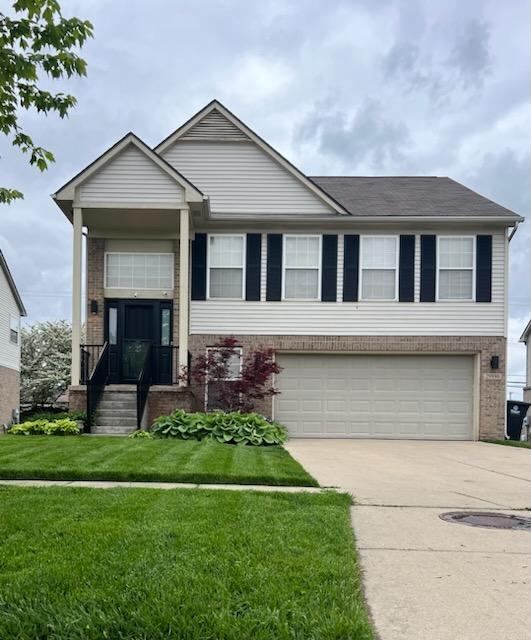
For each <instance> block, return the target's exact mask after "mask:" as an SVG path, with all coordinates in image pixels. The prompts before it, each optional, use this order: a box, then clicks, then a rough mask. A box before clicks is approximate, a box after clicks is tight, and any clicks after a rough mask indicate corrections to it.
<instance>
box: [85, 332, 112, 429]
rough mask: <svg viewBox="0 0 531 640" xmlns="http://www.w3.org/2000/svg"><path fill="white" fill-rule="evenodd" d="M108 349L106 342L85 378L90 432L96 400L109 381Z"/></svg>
mask: <svg viewBox="0 0 531 640" xmlns="http://www.w3.org/2000/svg"><path fill="white" fill-rule="evenodd" d="M110 362H111V359H110V351H109V343H108V342H106V343H105V344H104V345H103V348H102V349H101V351H100V354H99V357H98V360H97V362H96V364H95V366H94V369H93V370H92V373H90V375H89V376H88V378H87V381H86V384H87V430H88V432H89V433H90V428H91V427H92V425H93V424H94V414H95V413H96V408H97V406H98V402H99V401H100V398H101V396H102V394H103V391H104V389H105V387H106V385H107V384H108V382H109V373H110Z"/></svg>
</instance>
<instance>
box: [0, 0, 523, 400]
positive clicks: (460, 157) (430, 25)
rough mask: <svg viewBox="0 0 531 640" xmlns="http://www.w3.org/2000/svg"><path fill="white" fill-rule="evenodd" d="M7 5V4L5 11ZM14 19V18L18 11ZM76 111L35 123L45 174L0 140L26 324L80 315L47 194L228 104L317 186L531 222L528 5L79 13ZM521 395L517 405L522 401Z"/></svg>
mask: <svg viewBox="0 0 531 640" xmlns="http://www.w3.org/2000/svg"><path fill="white" fill-rule="evenodd" d="M2 4H7V2H6V0H2ZM9 4H10V3H9ZM62 5H63V9H64V14H65V15H66V16H71V15H76V16H77V17H80V18H86V19H89V20H91V21H92V22H93V24H94V27H95V39H94V40H93V41H91V42H90V43H89V44H88V45H87V46H86V47H85V48H84V49H83V56H84V57H85V59H86V60H87V62H88V77H87V78H85V79H82V80H78V79H76V80H73V81H68V82H66V81H65V82H61V83H60V84H58V85H56V86H57V88H58V89H60V90H64V91H69V92H72V93H74V95H76V96H77V98H78V106H77V108H76V109H75V111H74V112H73V113H72V114H71V116H70V118H69V119H68V120H65V121H61V120H59V119H58V118H55V117H49V118H47V119H45V118H43V117H42V116H37V115H33V114H28V115H26V116H25V117H24V124H25V126H26V128H27V129H28V132H29V133H30V134H31V135H33V136H34V139H35V140H36V141H37V142H38V143H39V144H41V145H42V146H44V147H47V148H49V149H51V150H53V152H54V153H55V155H56V158H57V162H56V164H55V165H54V166H53V167H52V168H51V169H50V170H49V171H47V172H45V173H44V174H40V173H39V172H38V171H37V170H35V169H33V168H30V167H29V166H27V164H26V161H25V159H24V158H22V157H21V156H19V155H17V154H16V153H15V152H14V151H12V150H11V149H10V148H9V146H8V145H7V144H6V141H5V139H3V138H1V137H0V182H1V183H2V186H10V187H16V188H18V189H20V190H22V191H23V192H24V193H25V199H24V201H22V202H17V203H15V204H12V205H10V206H2V205H0V248H2V250H3V251H4V252H5V254H6V256H7V260H8V262H9V265H10V267H11V269H12V271H13V274H14V276H15V279H16V282H17V285H18V287H19V289H20V291H21V293H22V297H23V298H24V301H25V303H26V306H27V308H28V312H29V317H28V321H29V322H34V321H37V320H44V319H55V318H68V319H69V318H70V291H71V282H70V279H71V228H70V225H69V224H68V223H67V221H66V219H65V218H64V216H63V214H62V213H61V212H60V211H59V209H58V208H57V207H56V206H55V205H54V204H53V202H52V201H51V199H50V196H49V194H51V193H52V192H54V191H55V190H56V189H57V188H58V187H60V186H61V185H62V184H63V183H64V182H66V180H68V179H69V178H70V177H72V176H73V175H74V174H75V173H77V172H78V171H79V170H80V169H82V168H83V167H84V166H86V165H87V164H88V163H89V162H91V161H92V160H93V159H94V158H95V157H96V156H98V155H99V154H100V153H101V152H102V151H104V150H105V149H106V148H107V147H108V146H110V145H111V144H112V143H113V142H115V141H116V140H117V139H118V138H120V137H121V136H122V135H123V134H124V133H126V132H127V131H129V130H132V131H134V132H135V133H137V134H138V135H139V136H140V137H141V138H142V139H144V140H145V141H146V142H147V143H148V144H151V145H155V144H156V143H158V142H159V141H160V140H161V139H162V138H164V137H165V136H166V135H167V134H168V133H169V132H171V131H172V130H173V129H175V128H176V127H177V126H178V125H179V124H181V123H182V122H183V121H184V120H186V119H188V118H189V117H190V116H191V115H192V114H193V113H195V112H196V111H197V110H199V109H200V108H201V107H202V106H204V105H205V104H206V103H207V102H209V101H210V100H211V99H212V98H214V97H216V98H219V99H220V100H221V101H222V102H224V103H225V104H226V106H227V107H229V109H231V110H232V111H234V112H235V113H236V115H238V116H239V117H240V118H241V119H242V120H243V121H244V122H246V123H247V124H248V125H249V126H250V127H251V128H253V129H254V130H255V131H256V132H257V133H259V134H260V135H261V136H263V137H264V138H265V139H266V140H268V142H270V143H271V144H272V145H273V146H274V147H276V148H277V149H278V150H279V151H280V152H281V153H283V154H284V155H286V156H287V157H288V158H289V159H290V160H291V161H293V162H294V163H295V164H296V165H297V166H298V167H300V169H301V170H302V171H304V172H305V173H307V174H308V175H326V174H329V175H338V174H339V175H340V174H346V175H372V174H374V175H402V174H404V175H439V176H450V177H452V178H454V179H456V180H458V181H460V182H463V183H464V184H466V185H467V186H469V187H471V188H472V189H475V190H477V191H479V192H480V193H482V194H484V195H485V196H487V197H489V198H492V199H493V200H495V201H496V202H499V203H500V204H503V205H504V206H506V207H509V208H510V209H513V210H514V211H517V212H518V213H520V214H523V215H531V193H530V191H531V189H530V180H529V178H530V170H531V162H530V144H529V143H530V131H531V129H530V125H531V100H530V85H529V78H530V77H531V69H530V66H531V51H530V38H529V24H530V23H531V14H530V6H531V3H529V2H528V1H527V0H511V1H510V2H502V1H500V0H491V1H488V0H467V1H466V2H464V1H463V0H455V1H454V0H445V1H444V2H440V1H438V0H426V1H424V2H422V1H415V0H348V1H340V0H337V1H335V0H326V2H325V1H323V0H315V1H313V0H292V1H289V0H269V1H268V0H260V2H258V1H257V2H252V1H249V0H219V1H214V0H202V1H201V2H197V1H193V0H189V1H184V0H181V1H180V2H175V0H113V1H112V2H109V1H108V0H83V1H81V0H80V1H78V2H74V1H67V0H63V2H62ZM510 281H511V286H510V335H509V342H510V345H509V346H510V352H509V353H510V362H509V379H510V380H515V379H521V380H523V376H524V349H523V346H522V345H519V344H518V342H517V341H518V338H519V336H520V333H521V331H522V329H523V328H524V326H525V324H526V319H527V318H529V316H530V315H531V220H530V221H529V222H528V223H527V224H524V225H522V226H521V227H520V229H519V230H518V233H517V234H516V236H515V238H514V240H513V241H512V242H511V272H510ZM514 397H519V395H518V394H516V395H515V396H514Z"/></svg>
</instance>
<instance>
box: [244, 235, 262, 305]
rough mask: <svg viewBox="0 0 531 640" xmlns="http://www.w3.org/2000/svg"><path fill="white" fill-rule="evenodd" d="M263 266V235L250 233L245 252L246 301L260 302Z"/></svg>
mask: <svg viewBox="0 0 531 640" xmlns="http://www.w3.org/2000/svg"><path fill="white" fill-rule="evenodd" d="M261 264H262V234H261V233H248V234H247V248H246V252H245V299H246V300H255V301H256V300H260V267H261Z"/></svg>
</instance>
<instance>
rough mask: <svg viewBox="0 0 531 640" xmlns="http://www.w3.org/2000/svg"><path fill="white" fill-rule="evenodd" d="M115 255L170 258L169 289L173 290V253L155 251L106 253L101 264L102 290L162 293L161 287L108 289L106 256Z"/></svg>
mask: <svg viewBox="0 0 531 640" xmlns="http://www.w3.org/2000/svg"><path fill="white" fill-rule="evenodd" d="M116 255H121V256H134V255H140V256H171V258H172V265H173V267H172V270H171V286H170V287H169V289H170V290H171V289H173V288H174V287H175V253H159V252H156V251H106V252H105V254H104V264H103V288H104V289H116V290H123V289H128V290H129V289H131V290H133V289H139V290H141V291H162V290H164V288H163V287H110V286H109V285H108V284H107V259H108V256H116Z"/></svg>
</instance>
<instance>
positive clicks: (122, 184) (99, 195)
mask: <svg viewBox="0 0 531 640" xmlns="http://www.w3.org/2000/svg"><path fill="white" fill-rule="evenodd" d="M78 192H79V193H78V197H79V200H80V203H81V204H82V205H83V204H84V205H88V206H90V203H94V202H110V203H115V202H126V203H141V204H146V203H147V204H152V205H153V207H154V208H155V207H156V205H157V203H176V204H177V203H182V202H183V200H184V189H183V188H182V187H181V186H180V185H179V184H178V183H177V182H176V181H175V180H174V179H173V178H172V177H171V176H170V175H168V174H167V173H166V172H165V171H164V170H163V169H161V168H160V167H159V166H157V165H156V164H155V163H154V162H152V161H151V160H150V159H149V158H148V157H146V156H145V155H144V154H143V153H142V152H141V151H140V150H139V149H137V147H135V146H134V145H133V144H130V145H129V146H128V147H126V148H125V149H124V150H123V151H122V152H121V153H120V154H119V155H117V156H116V157H115V158H113V159H112V160H110V161H109V162H108V163H107V164H105V165H104V166H103V167H102V168H101V169H99V170H98V171H97V172H96V173H95V174H94V175H92V176H90V177H89V178H88V179H87V180H86V182H84V183H82V184H81V185H80V186H79V188H78Z"/></svg>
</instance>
